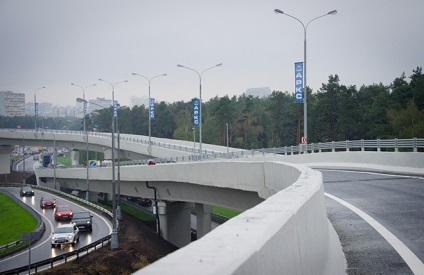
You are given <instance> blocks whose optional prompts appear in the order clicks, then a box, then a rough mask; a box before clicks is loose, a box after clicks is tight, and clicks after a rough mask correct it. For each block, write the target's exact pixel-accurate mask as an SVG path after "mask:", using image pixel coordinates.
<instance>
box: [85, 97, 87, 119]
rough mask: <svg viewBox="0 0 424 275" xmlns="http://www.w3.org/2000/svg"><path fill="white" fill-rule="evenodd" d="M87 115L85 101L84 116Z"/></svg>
mask: <svg viewBox="0 0 424 275" xmlns="http://www.w3.org/2000/svg"><path fill="white" fill-rule="evenodd" d="M86 115H87V102H85V101H84V116H86Z"/></svg>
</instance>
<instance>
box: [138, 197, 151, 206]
mask: <svg viewBox="0 0 424 275" xmlns="http://www.w3.org/2000/svg"><path fill="white" fill-rule="evenodd" d="M138 204H139V205H141V206H152V200H151V199H149V198H140V199H139V200H138Z"/></svg>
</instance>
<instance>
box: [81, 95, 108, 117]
mask: <svg viewBox="0 0 424 275" xmlns="http://www.w3.org/2000/svg"><path fill="white" fill-rule="evenodd" d="M99 105H100V106H101V107H100V106H99ZM110 106H112V100H111V99H105V98H103V97H98V98H96V99H90V100H89V101H88V108H87V113H88V114H89V113H91V112H93V111H95V110H99V109H102V108H106V109H107V108H109V107H110Z"/></svg>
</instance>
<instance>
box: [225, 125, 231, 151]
mask: <svg viewBox="0 0 424 275" xmlns="http://www.w3.org/2000/svg"><path fill="white" fill-rule="evenodd" d="M225 125H226V126H227V158H229V157H228V154H229V152H230V151H229V147H228V145H229V141H228V123H225Z"/></svg>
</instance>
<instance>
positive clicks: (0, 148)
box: [0, 145, 14, 174]
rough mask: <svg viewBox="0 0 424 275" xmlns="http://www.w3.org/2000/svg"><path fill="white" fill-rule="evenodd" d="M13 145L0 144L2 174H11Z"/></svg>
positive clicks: (0, 171)
mask: <svg viewBox="0 0 424 275" xmlns="http://www.w3.org/2000/svg"><path fill="white" fill-rule="evenodd" d="M13 149H14V146H12V145H0V174H10V156H9V155H10V153H11V152H12V151H13Z"/></svg>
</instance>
